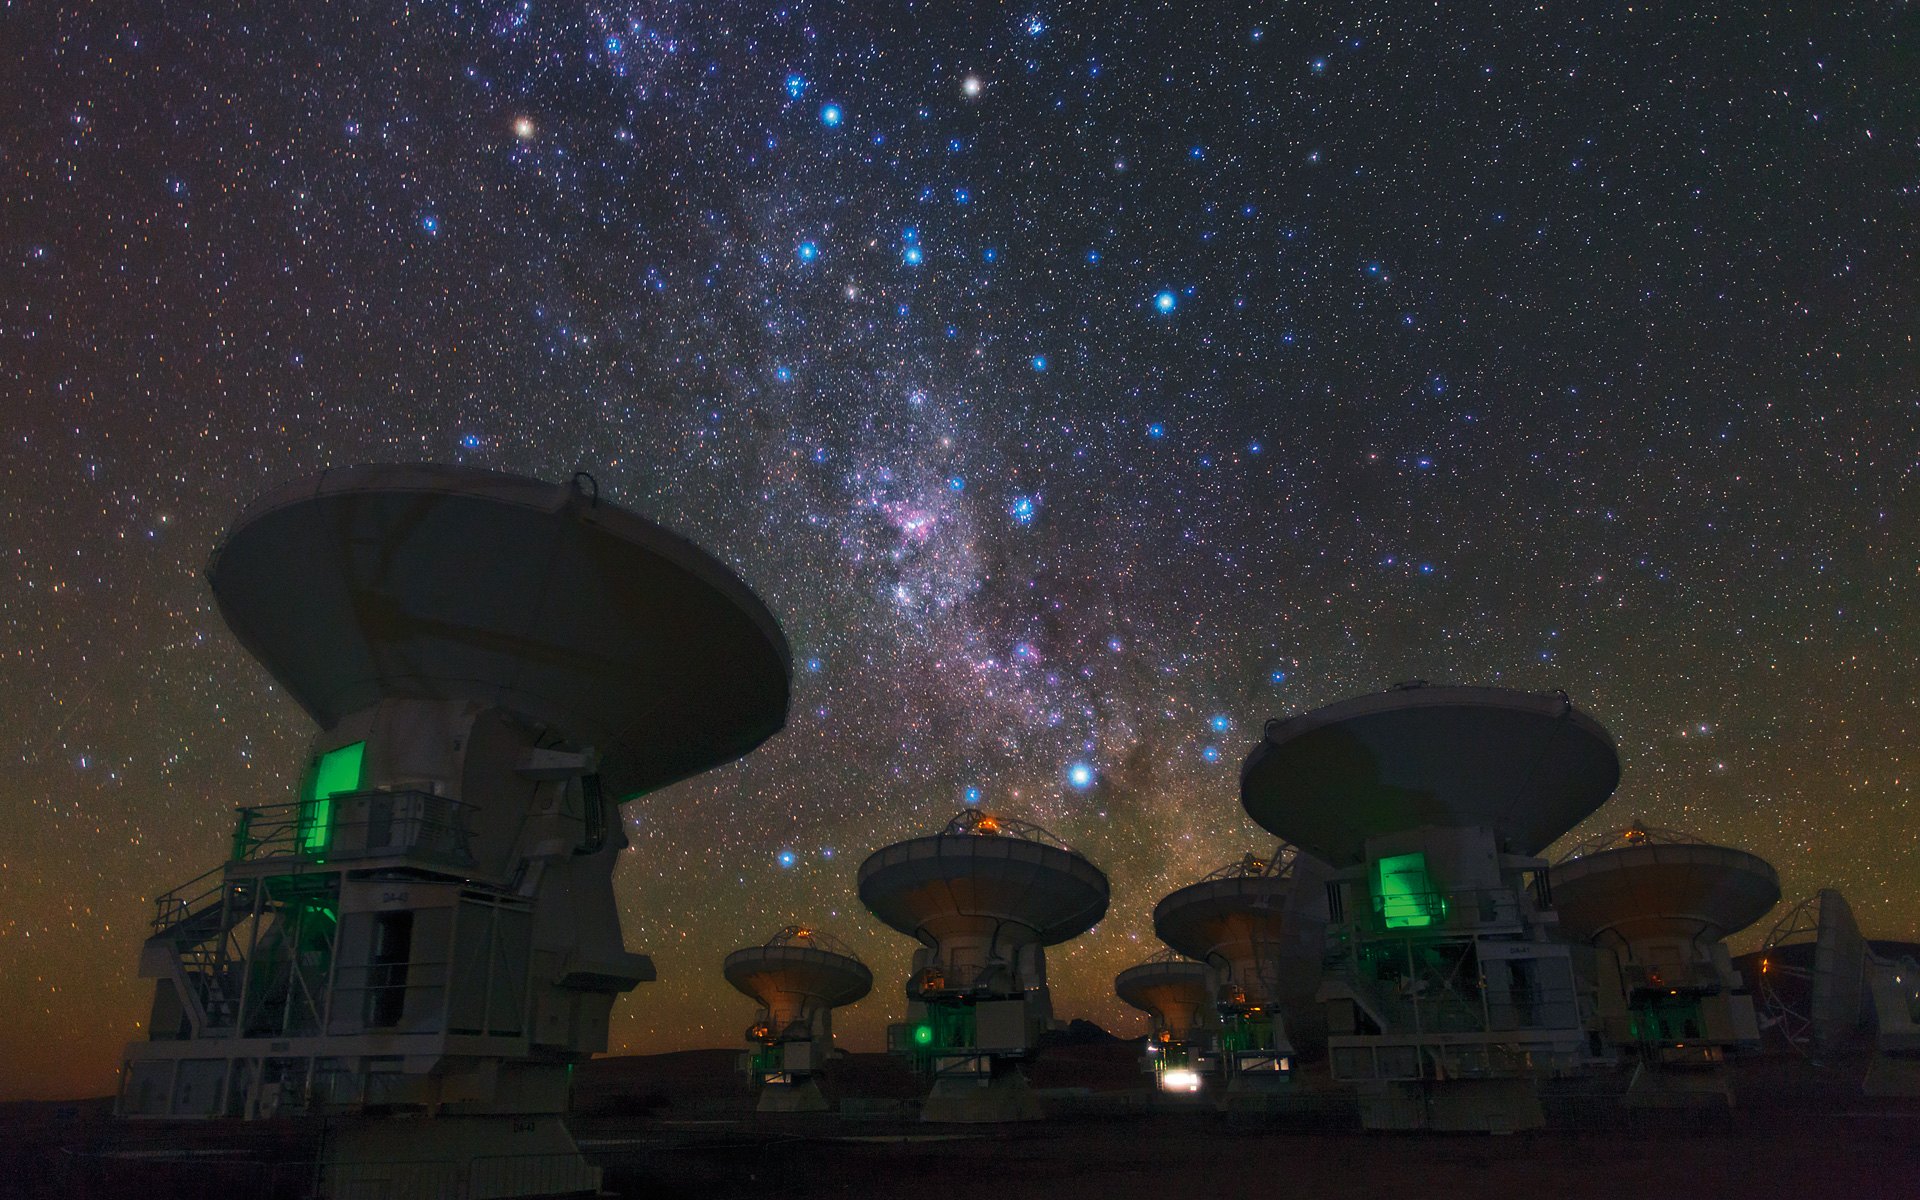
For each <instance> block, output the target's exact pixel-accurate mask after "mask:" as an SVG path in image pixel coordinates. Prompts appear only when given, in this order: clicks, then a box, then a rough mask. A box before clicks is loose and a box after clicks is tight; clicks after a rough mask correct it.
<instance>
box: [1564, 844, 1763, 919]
mask: <svg viewBox="0 0 1920 1200" xmlns="http://www.w3.org/2000/svg"><path fill="white" fill-rule="evenodd" d="M1622 837H1623V839H1626V844H1623V845H1619V846H1615V847H1612V848H1610V849H1603V850H1597V851H1594V852H1592V853H1586V854H1581V855H1579V856H1578V857H1574V858H1569V859H1567V860H1565V861H1563V862H1561V863H1559V864H1558V865H1556V866H1555V867H1554V868H1553V907H1554V911H1556V912H1558V913H1559V914H1560V929H1561V931H1562V933H1563V934H1565V935H1566V936H1567V937H1569V938H1571V939H1573V940H1575V941H1582V942H1586V941H1592V940H1594V939H1595V938H1598V937H1600V936H1602V935H1603V934H1607V933H1611V934H1613V935H1615V936H1617V937H1619V938H1621V939H1622V940H1624V941H1628V942H1638V941H1645V940H1647V939H1650V938H1681V939H1687V940H1692V941H1697V942H1699V943H1701V944H1702V945H1706V944H1709V943H1712V942H1717V941H1719V940H1720V939H1722V938H1725V937H1729V936H1731V935H1733V934H1735V933H1738V932H1740V931H1741V930H1742V929H1745V928H1746V927H1747V926H1749V925H1751V924H1753V923H1754V922H1755V921H1758V920H1759V919H1760V918H1761V917H1764V916H1766V915H1767V912H1768V911H1769V910H1770V909H1772V908H1773V906H1774V905H1776V904H1778V903H1779V902H1780V876H1779V875H1778V874H1777V873H1775V871H1774V869H1773V867H1772V865H1770V864H1769V863H1768V862H1767V861H1766V860H1765V859H1763V858H1761V857H1759V856H1758V855H1754V854H1749V853H1747V852H1746V851H1744V850H1734V849H1731V848H1729V847H1726V846H1713V845H1709V844H1707V843H1705V842H1702V841H1698V840H1696V839H1691V838H1684V837H1681V836H1679V835H1672V834H1662V833H1659V832H1655V833H1653V834H1651V835H1650V834H1649V832H1648V831H1644V830H1637V829H1636V830H1628V831H1625V833H1623V835H1622Z"/></svg>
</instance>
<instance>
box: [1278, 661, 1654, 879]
mask: <svg viewBox="0 0 1920 1200" xmlns="http://www.w3.org/2000/svg"><path fill="white" fill-rule="evenodd" d="M1619 783H1620V756H1619V754H1618V752H1617V751H1616V750H1615V749H1614V745H1613V739H1612V738H1611V737H1609V736H1608V734H1607V731H1606V729H1605V728H1604V727H1602V726H1601V725H1600V723H1599V722H1598V721H1595V720H1594V719H1593V718H1592V717H1589V716H1587V715H1586V714H1585V713H1583V712H1580V711H1579V710H1578V709H1576V708H1574V707H1573V705H1572V703H1571V702H1570V701H1568V699H1567V698H1566V697H1565V696H1564V695H1560V694H1552V695H1537V694H1534V693H1529V692H1517V691H1509V690H1506V689H1503V688H1480V687H1427V686H1424V685H1419V686H1402V687H1398V688H1395V689H1393V690H1392V691H1388V692H1382V693H1379V694H1377V695H1372V696H1362V697H1359V698H1358V699H1354V700H1347V701H1343V702H1341V703H1339V704H1331V705H1328V706H1327V707H1325V708H1320V709H1315V710H1314V711H1312V712H1309V713H1303V714H1302V715H1300V716H1297V717H1293V718H1291V719H1290V720H1285V721H1279V720H1276V721H1270V722H1268V723H1267V730H1266V736H1265V738H1264V739H1262V741H1261V742H1260V744H1259V745H1258V746H1257V747H1255V748H1254V750H1253V752H1252V753H1251V754H1249V755H1248V756H1247V758H1246V761H1245V763H1244V764H1243V765H1242V767H1241V770H1240V802H1241V804H1242V805H1243V806H1244V807H1245V808H1246V810H1247V814H1248V815H1249V816H1251V817H1252V818H1253V819H1254V820H1255V821H1257V822H1259V823H1260V825H1261V826H1262V827H1263V828H1265V829H1267V830H1269V831H1271V832H1272V833H1274V834H1276V835H1277V836H1279V837H1282V838H1285V839H1286V840H1287V841H1289V842H1291V843H1293V844H1294V845H1296V846H1298V847H1300V848H1301V849H1302V850H1305V851H1306V852H1308V853H1309V854H1312V855H1314V856H1315V857H1317V858H1320V859H1323V860H1325V861H1327V862H1330V863H1333V864H1334V865H1336V866H1350V865H1353V864H1356V863H1359V862H1362V861H1364V859H1365V857H1366V843H1367V839H1369V838H1372V837H1378V836H1380V835H1382V834H1388V833H1395V832H1400V831H1403V830H1409V829H1418V828H1420V827H1421V826H1424V825H1436V826H1451V827H1472V826H1483V827H1486V828H1490V829H1492V830H1494V831H1495V832H1496V833H1497V834H1499V835H1500V836H1501V837H1502V838H1503V839H1505V841H1506V842H1507V843H1508V844H1509V845H1510V847H1511V849H1512V850H1513V851H1514V852H1516V853H1521V854H1538V853H1539V852H1540V851H1542V850H1544V849H1545V848H1546V847H1547V846H1548V845H1549V844H1550V843H1552V842H1553V841H1554V840H1555V839H1556V838H1558V837H1560V836H1561V835H1562V834H1564V833H1565V832H1566V831H1567V830H1569V829H1571V828H1573V827H1574V826H1575V825H1577V824H1579V823H1580V822H1581V821H1582V820H1583V819H1585V818H1586V817H1587V815H1588V814H1590V813H1592V812H1593V811H1594V810H1595V809H1597V808H1599V807H1600V805H1601V804H1603V803H1604V802H1605V801H1606V799H1607V797H1608V796H1610V795H1612V794H1613V790H1614V788H1615V787H1617V786H1618V785H1619Z"/></svg>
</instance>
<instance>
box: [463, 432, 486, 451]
mask: <svg viewBox="0 0 1920 1200" xmlns="http://www.w3.org/2000/svg"><path fill="white" fill-rule="evenodd" d="M460 444H461V445H462V446H465V447H466V448H467V449H469V450H478V449H479V448H480V444H481V443H480V435H479V434H477V433H470V434H468V435H467V436H465V437H463V438H461V439H460Z"/></svg>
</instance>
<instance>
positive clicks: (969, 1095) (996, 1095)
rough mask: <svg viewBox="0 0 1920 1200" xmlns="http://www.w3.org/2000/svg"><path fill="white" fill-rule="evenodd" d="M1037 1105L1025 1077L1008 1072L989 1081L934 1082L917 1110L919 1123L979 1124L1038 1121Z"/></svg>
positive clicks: (946, 1080) (1036, 1099) (943, 1080)
mask: <svg viewBox="0 0 1920 1200" xmlns="http://www.w3.org/2000/svg"><path fill="white" fill-rule="evenodd" d="M1041 1115H1042V1114H1041V1112H1040V1101H1039V1099H1038V1098H1037V1097H1036V1096H1034V1094H1033V1091H1032V1089H1030V1088H1029V1087H1028V1086H1027V1078H1026V1076H1024V1075H1022V1074H1020V1073H1019V1072H1018V1071H1009V1072H1008V1073H1007V1074H1005V1075H1001V1076H998V1077H996V1078H994V1079H992V1080H991V1081H984V1080H973V1079H940V1080H935V1081H934V1085H933V1090H932V1091H931V1092H929V1093H927V1102H926V1104H925V1105H924V1106H922V1108H921V1109H920V1119H921V1120H922V1121H953V1122H963V1123H969V1124H979V1123H986V1122H997V1121H1038V1120H1039V1119H1040V1118H1041Z"/></svg>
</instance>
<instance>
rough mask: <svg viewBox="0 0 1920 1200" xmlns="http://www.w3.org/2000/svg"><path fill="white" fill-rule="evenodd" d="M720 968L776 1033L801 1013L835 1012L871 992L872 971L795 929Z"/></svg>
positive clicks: (829, 942) (820, 939)
mask: <svg viewBox="0 0 1920 1200" xmlns="http://www.w3.org/2000/svg"><path fill="white" fill-rule="evenodd" d="M721 969H722V970H723V971H724V972H725V974H726V977H727V982H728V983H730V984H732V985H733V986H734V989H735V990H736V991H738V992H740V993H741V994H743V995H745V996H748V997H751V998H752V999H754V1000H757V1001H759V1002H760V1004H761V1005H762V1006H763V1007H765V1008H766V1010H767V1012H768V1013H769V1014H770V1015H771V1017H772V1020H773V1024H774V1026H775V1029H774V1032H776V1033H778V1032H780V1030H781V1029H783V1028H784V1027H785V1026H786V1025H787V1024H788V1023H790V1022H792V1021H794V1020H796V1019H797V1018H799V1017H800V1016H801V1015H802V1014H804V1013H806V1012H809V1011H811V1010H813V1009H816V1008H841V1007H843V1006H845V1005H848V1004H852V1003H853V1002H854V1001H856V1000H858V999H860V998H861V997H862V996H865V995H866V994H867V993H868V992H870V991H872V990H873V972H872V971H869V970H868V969H867V965H866V964H865V963H863V962H861V961H860V960H859V959H858V958H857V957H855V956H854V955H853V953H852V952H851V951H849V950H847V949H846V948H845V947H844V946H840V945H838V944H837V943H836V942H834V941H833V940H832V939H829V938H827V937H825V936H823V935H821V934H818V933H814V932H812V931H810V930H806V929H801V928H797V927H788V928H786V929H783V930H781V931H780V932H779V933H776V934H774V935H773V937H772V938H771V939H769V940H768V941H767V942H766V943H765V944H763V945H759V946H749V947H747V948H746V949H744V950H735V951H734V952H733V953H732V954H729V955H727V959H726V962H725V963H724V964H723V966H722V968H721Z"/></svg>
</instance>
